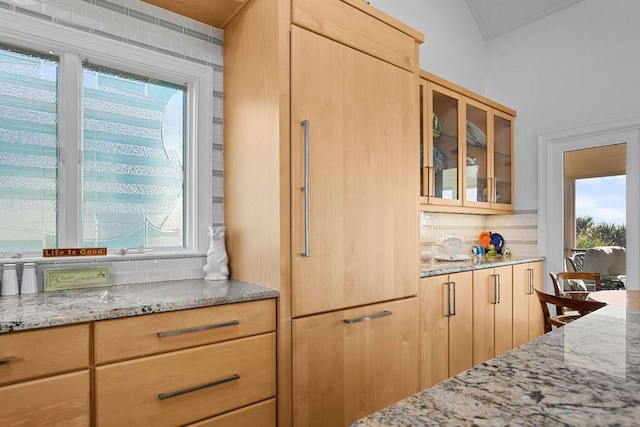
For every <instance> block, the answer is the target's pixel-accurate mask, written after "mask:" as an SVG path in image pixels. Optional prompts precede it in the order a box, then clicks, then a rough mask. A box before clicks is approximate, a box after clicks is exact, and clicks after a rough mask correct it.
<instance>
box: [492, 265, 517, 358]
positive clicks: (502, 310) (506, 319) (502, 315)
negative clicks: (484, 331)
mask: <svg viewBox="0 0 640 427" xmlns="http://www.w3.org/2000/svg"><path fill="white" fill-rule="evenodd" d="M495 274H496V275H497V276H498V303H497V304H496V305H495V322H494V337H495V338H494V354H493V355H494V356H497V355H499V354H502V353H504V352H506V351H509V350H511V349H512V348H513V269H512V268H511V266H505V267H498V268H496V269H495Z"/></svg>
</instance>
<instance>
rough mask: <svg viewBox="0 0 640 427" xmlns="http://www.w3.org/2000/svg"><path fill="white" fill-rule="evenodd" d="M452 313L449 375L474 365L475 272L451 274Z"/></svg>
mask: <svg viewBox="0 0 640 427" xmlns="http://www.w3.org/2000/svg"><path fill="white" fill-rule="evenodd" d="M449 283H450V284H451V285H450V286H451V293H452V311H453V312H452V313H451V316H450V317H449V376H450V377H452V376H454V375H457V374H459V373H460V372H462V371H465V370H467V369H469V368H471V367H472V366H473V274H472V272H471V271H465V272H463V273H456V274H450V275H449Z"/></svg>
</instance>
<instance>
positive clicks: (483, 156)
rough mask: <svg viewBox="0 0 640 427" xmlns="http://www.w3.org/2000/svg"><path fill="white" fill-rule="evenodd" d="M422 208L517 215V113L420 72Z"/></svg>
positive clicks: (436, 210) (438, 210)
mask: <svg viewBox="0 0 640 427" xmlns="http://www.w3.org/2000/svg"><path fill="white" fill-rule="evenodd" d="M420 90H421V97H420V99H421V139H420V141H421V148H422V162H421V178H422V180H421V192H420V196H421V198H420V200H421V208H422V209H423V210H426V211H434V212H460V213H502V214H504V213H512V212H513V191H514V189H513V176H514V172H513V167H512V164H513V140H514V127H513V121H514V118H515V115H516V112H515V111H513V110H511V109H509V108H507V107H505V106H503V105H501V104H498V103H496V102H494V101H491V100H489V99H487V98H484V97H482V96H480V95H477V94H475V93H473V92H471V91H469V90H467V89H464V88H462V87H460V86H457V85H455V84H453V83H451V82H448V81H446V80H444V79H442V78H440V77H437V76H435V75H433V74H430V73H427V72H425V71H422V72H421V79H420Z"/></svg>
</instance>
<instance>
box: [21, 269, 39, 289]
mask: <svg viewBox="0 0 640 427" xmlns="http://www.w3.org/2000/svg"><path fill="white" fill-rule="evenodd" d="M37 292H38V282H37V281H36V265H35V264H34V263H32V262H27V263H25V264H23V265H22V282H21V283H20V293H21V294H35V293H37Z"/></svg>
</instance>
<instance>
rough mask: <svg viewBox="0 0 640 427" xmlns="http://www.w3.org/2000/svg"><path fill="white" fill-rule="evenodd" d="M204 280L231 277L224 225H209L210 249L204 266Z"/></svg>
mask: <svg viewBox="0 0 640 427" xmlns="http://www.w3.org/2000/svg"><path fill="white" fill-rule="evenodd" d="M202 269H203V270H204V280H227V279H228V278H229V258H228V257H227V250H226V249H225V247H224V226H222V227H217V228H215V229H214V228H213V227H211V226H209V250H208V251H207V265H205V266H204V267H203V268H202Z"/></svg>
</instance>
